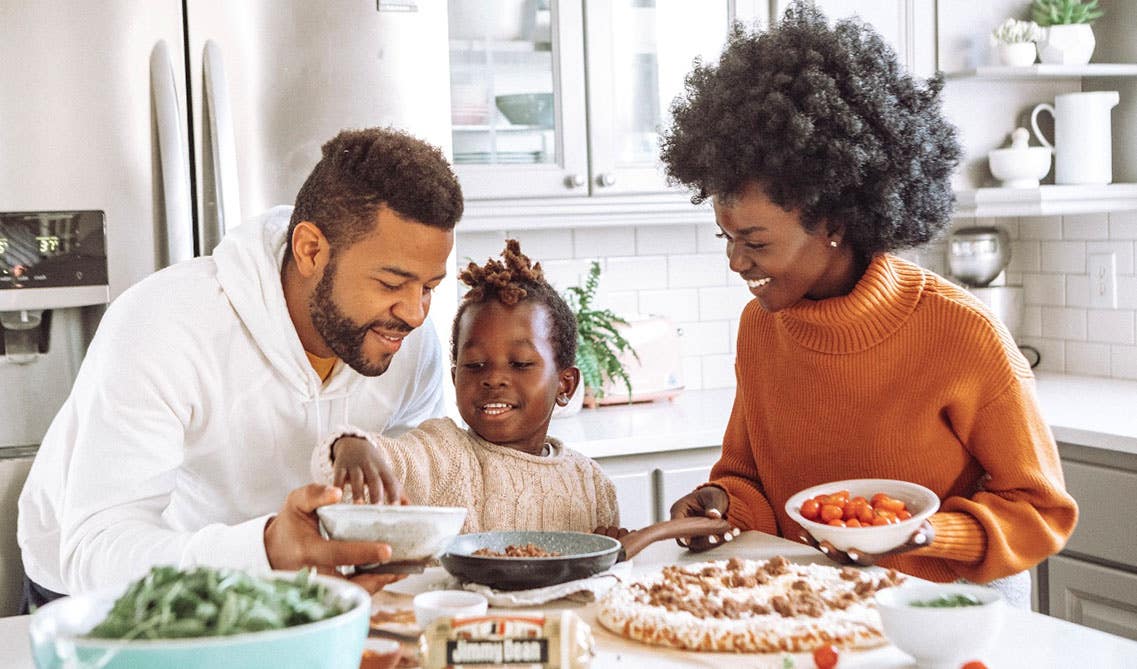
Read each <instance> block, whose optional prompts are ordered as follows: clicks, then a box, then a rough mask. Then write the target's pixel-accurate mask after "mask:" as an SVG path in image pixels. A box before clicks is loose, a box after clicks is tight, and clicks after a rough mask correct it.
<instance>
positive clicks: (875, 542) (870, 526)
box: [786, 479, 940, 554]
mask: <svg viewBox="0 0 1137 669" xmlns="http://www.w3.org/2000/svg"><path fill="white" fill-rule="evenodd" d="M939 508H940V498H939V497H938V496H936V493H934V492H932V491H931V490H928V489H927V488H925V487H924V486H922V485H917V484H915V483H909V482H908V481H898V480H895V479H848V480H845V481H832V482H830V483H822V484H821V485H815V486H812V487H810V488H806V489H805V490H802V491H800V492H798V493H796V494H795V495H793V496H792V497H790V498H789V499H788V500H786V513H787V514H789V516H790V518H791V519H793V521H794V522H796V523H797V524H798V525H801V526H802V527H803V528H804V529H805V530H806V531H807V532H809V533H810V534H811V535H813V538H814V539H817V540H818V541H828V542H829V543H830V544H832V545H833V546H834V547H835V548H837V549H838V550H842V551H844V550H848V549H850V548H856V549H858V550H860V551H862V552H864V553H872V554H878V553H885V552H887V551H890V550H892V549H893V548H896V547H898V546H900V545H901V544H903V543H905V542H906V541H908V539H909V538H910V537H911V536H912V534H913V533H914V532H915V531H916V530H917V529H919V528H920V525H921V524H922V523H923V522H924V521H925V520H926V519H927V518H928V516H931V515H932V514H933V513H935V512H936V511H937V510H939Z"/></svg>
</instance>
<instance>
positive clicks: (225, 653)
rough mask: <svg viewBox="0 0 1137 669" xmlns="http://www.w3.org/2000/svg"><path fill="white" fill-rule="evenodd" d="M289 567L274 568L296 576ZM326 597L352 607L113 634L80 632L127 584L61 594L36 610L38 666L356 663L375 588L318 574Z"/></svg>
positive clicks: (200, 667) (258, 667)
mask: <svg viewBox="0 0 1137 669" xmlns="http://www.w3.org/2000/svg"><path fill="white" fill-rule="evenodd" d="M293 575H294V574H293V573H292V572H272V574H271V576H272V577H278V578H291V577H292V576H293ZM314 578H315V580H316V581H318V582H320V583H323V584H324V585H325V586H327V588H328V597H329V599H331V600H332V601H336V602H338V603H340V604H341V605H343V606H346V607H349V608H348V610H347V611H346V612H344V613H341V614H340V615H338V616H335V617H334V618H328V619H326V620H320V621H317V622H314V623H308V624H305V625H296V626H295V627H287V628H285V629H280V630H268V631H264V632H252V633H248V634H234V635H232V636H224V637H204V638H200V639H170V640H141V641H112V640H106V639H86V638H83V635H84V634H86V633H87V632H88V631H90V630H91V628H93V627H94V626H95V625H96V624H98V623H99V622H101V621H102V620H103V618H104V617H106V614H107V611H109V610H110V608H111V605H112V604H114V601H115V600H116V599H117V598H118V596H119V595H120V594H122V592H123V591H124V590H125V587H122V588H118V589H115V590H110V591H104V592H101V593H91V594H86V595H78V596H75V597H64V598H63V599H59V600H56V601H54V602H51V603H49V604H47V605H45V606H42V607H40V608H39V609H37V610H36V612H35V613H34V614H33V615H32V620H31V625H30V628H29V635H30V636H31V642H32V658H33V659H34V661H35V664H36V667H38V668H39V669H95V668H96V667H97V668H99V669H143V668H147V669H153V668H155V667H162V668H165V667H171V668H172V667H177V668H178V669H207V668H208V669H287V668H289V667H296V668H297V669H300V668H301V667H304V668H305V669H307V668H309V667H322V668H324V669H357V668H358V667H359V661H360V657H361V656H362V654H363V642H364V640H365V639H366V638H367V631H368V626H369V617H370V615H371V596H370V595H369V594H367V591H366V590H364V589H363V588H361V587H359V586H357V585H354V584H352V583H349V582H348V581H345V580H342V579H337V578H330V577H327V576H316V577H314Z"/></svg>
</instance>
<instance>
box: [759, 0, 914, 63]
mask: <svg viewBox="0 0 1137 669" xmlns="http://www.w3.org/2000/svg"><path fill="white" fill-rule="evenodd" d="M790 2H791V0H775V2H774V12H775V15H774V17H773V18H774V19H780V18H781V17H782V14H783V13H784V12H785V10H786V7H787V6H789V4H790ZM813 4H815V5H816V6H817V7H818V9H820V10H821V11H822V12H823V13H824V14H825V16H826V17H827V18H828V19H829V20H830V21H831V22H832V21H836V20H838V19H843V18H848V17H850V16H854V15H856V16H859V17H860V18H861V19H862V20H863V21H865V22H866V23H868V24H871V25H872V26H873V28H874V29H876V31H877V32H878V33H880V36H881V37H882V38H884V41H885V42H887V43H888V44H889V46H891V47H892V48H893V50H895V51H896V56H897V58H898V59H899V61H900V63H901V64H902V65H903V66H904V67H905V68H907V69H908V71H909V72H912V73H913V74H917V75H920V76H924V77H927V76H931V75H932V74H934V73H935V70H936V3H933V2H928V1H927V0H873V2H865V0H814V3H813Z"/></svg>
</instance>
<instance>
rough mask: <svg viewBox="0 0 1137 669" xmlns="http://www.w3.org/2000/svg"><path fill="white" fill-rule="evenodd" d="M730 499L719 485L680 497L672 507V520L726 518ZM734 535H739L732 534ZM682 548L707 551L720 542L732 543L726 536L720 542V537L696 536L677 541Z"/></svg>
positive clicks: (709, 486)
mask: <svg viewBox="0 0 1137 669" xmlns="http://www.w3.org/2000/svg"><path fill="white" fill-rule="evenodd" d="M729 505H730V498H729V497H728V496H727V494H726V491H725V490H723V489H722V488H720V487H718V486H717V485H708V486H703V487H702V488H699V489H698V490H695V491H694V492H692V493H689V494H687V495H684V496H683V497H680V498H679V499H678V500H677V501H676V502H675V503H674V504H672V505H671V517H672V518H686V517H689V516H705V517H707V518H725V517H726V511H727V507H728V506H729ZM731 534H732V538H733V535H735V534H737V533H736V532H732V533H731ZM676 541H677V542H678V543H679V545H680V546H683V547H685V548H690V549H691V550H693V551H696V552H698V551H705V550H707V549H709V548H714V547H715V546H717V545H718V544H719V543H720V541H730V539H728V538H726V536H725V535H724V536H723V538H722V539H721V540H720V539H719V537H718V535H714V534H712V535H710V536H695V537H690V538H689V539H676Z"/></svg>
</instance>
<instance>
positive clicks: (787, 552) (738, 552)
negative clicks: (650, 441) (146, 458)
mask: <svg viewBox="0 0 1137 669" xmlns="http://www.w3.org/2000/svg"><path fill="white" fill-rule="evenodd" d="M775 555H783V556H785V557H787V558H788V559H790V560H792V561H794V562H803V563H804V562H822V563H824V562H826V561H825V559H824V558H823V557H822V556H821V555H820V554H819V553H817V552H816V551H814V550H812V549H810V548H808V547H806V546H804V545H801V544H796V543H793V542H790V541H786V540H785V539H780V538H777V537H772V536H769V535H765V534H760V533H758V532H746V533H743V534H742V536H740V537H738V539H736V540H735V541H733V542H731V543H729V544H726V545H724V546H722V547H719V548H717V549H715V550H713V551H710V552H708V553H702V554H693V553H689V552H688V551H686V550H683V549H681V548H680V547H679V546H677V545H676V544H675V543H674V542H661V543H658V544H655V545H653V546H650V547H649V548H648V549H647V550H645V551H644V552H642V553H640V554H639V555H638V556H636V558H635V559H634V560H633V562H632V565H631V572H632V574H633V575H634V574H639V573H645V572H648V571H652V570H656V569H659V568H660V567H661V566H663V565H668V564H684V563H691V562H700V561H703V560H707V559H723V558H726V557H731V556H737V557H741V558H747V559H767V558H770V557H773V556H775ZM422 580H423V582H429V581H430V580H431V579H430V575H429V574H428V575H426V577H425V578H423V579H422ZM396 589H398V590H404V589H408V590H411V591H413V588H396ZM375 598H376V601H377V602H382V603H383V604H384V605H391V604H395V605H398V606H400V607H405V608H409V607H410V599H411V595H410V594H406V593H404V592H399V593H392V592H381V593H379V594H377V595H376V596H375ZM564 608H570V609H573V610H575V611H577V613H578V614H579V615H580V616H581V617H582V618H583V619H584V620H585V621H586V622H587V623H588V624H589V625H590V626H591V627H592V631H593V634H594V636H595V639H596V645H597V651H598V654H597V656H596V658H595V660H594V661H593V663H592V667H593V669H609V668H628V669H636V668H639V667H647V666H650V667H651V668H652V669H673V668H674V669H678V668H679V667H707V668H708V669H709V668H712V667H713V668H715V669H719V668H721V667H748V668H758V667H771V668H774V669H781V668H782V667H784V666H788V664H787V663H786V658H792V660H793V666H795V667H797V668H798V669H809V668H810V667H812V666H813V663H812V660H811V659H810V657H809V655H808V654H805V653H798V654H788V653H780V654H769V655H738V654H728V653H693V652H684V651H677V650H671V649H665V648H657V647H652V646H647V645H644V644H640V643H637V642H634V641H629V640H626V639H623V638H621V637H619V636H616V635H614V634H612V633H610V632H608V631H607V630H605V629H603V628H602V627H600V625H599V624H598V623H597V622H596V618H595V605H594V604H580V603H574V602H567V601H564V600H561V601H558V602H553V603H551V604H549V605H547V606H545V607H541V609H547V610H556V609H564ZM975 659H981V660H982V661H983V662H985V663H986V664H987V666H988V667H989V668H990V669H1000V668H1002V669H1010V668H1013V667H1031V668H1032V669H1039V668H1046V667H1054V668H1055V669H1057V668H1063V669H1066V668H1069V667H1094V668H1095V669H1114V668H1117V669H1120V668H1122V667H1135V666H1137V642H1134V641H1129V640H1127V639H1124V638H1122V637H1118V636H1114V635H1111V634H1106V633H1104V632H1098V631H1096V630H1093V629H1090V628H1088V627H1082V626H1080V625H1075V624H1072V623H1068V622H1065V621H1062V620H1058V619H1056V618H1051V617H1049V616H1044V615H1040V614H1037V613H1031V612H1029V611H1022V610H1015V609H1007V610H1006V615H1005V618H1004V621H1003V625H1002V629H1001V631H1000V632H999V634H998V636H997V637H996V640H995V642H994V644H993V645H992V646H991V647H990V648H988V649H987V650H986V651H984V652H981V653H977V654H976V658H975ZM839 666H840V667H842V669H854V668H857V667H862V668H866V669H867V668H870V667H872V668H880V669H891V668H900V667H915V666H916V664H915V662H914V661H913V660H912V658H910V657H909V656H907V655H905V654H904V653H902V652H901V651H899V650H898V649H896V648H894V647H892V646H890V645H889V646H883V647H880V648H875V649H872V650H867V651H858V652H853V651H846V652H843V653H842V657H841V663H840V665H839ZM0 667H5V668H6V669H31V668H32V667H33V664H32V660H31V653H30V645H29V642H28V617H27V616H17V617H11V618H0Z"/></svg>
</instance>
